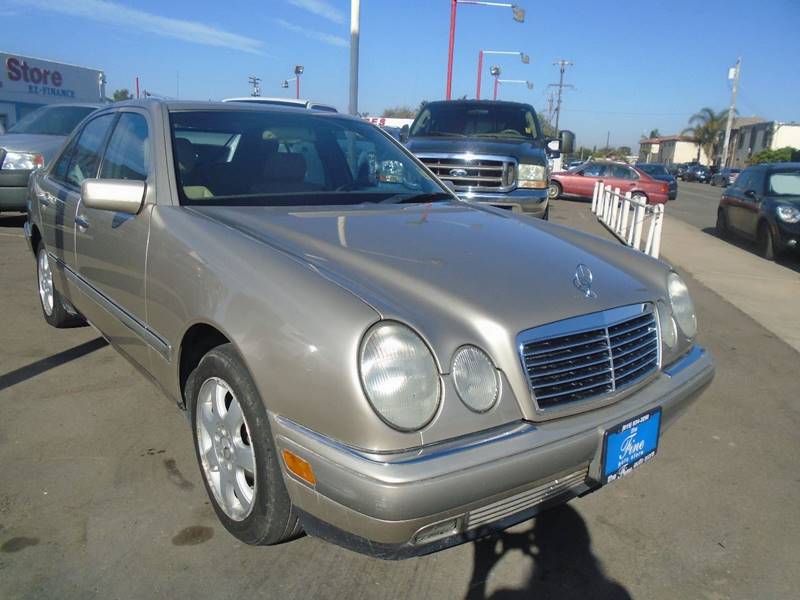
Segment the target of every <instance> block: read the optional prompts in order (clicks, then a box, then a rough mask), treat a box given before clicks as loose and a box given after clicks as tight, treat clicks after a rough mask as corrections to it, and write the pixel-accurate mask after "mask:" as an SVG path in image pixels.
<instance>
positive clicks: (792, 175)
mask: <svg viewBox="0 0 800 600" xmlns="http://www.w3.org/2000/svg"><path fill="white" fill-rule="evenodd" d="M769 194H770V196H800V170H798V171H777V172H774V173H772V174H770V176H769Z"/></svg>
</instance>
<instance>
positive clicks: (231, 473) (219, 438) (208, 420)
mask: <svg viewBox="0 0 800 600" xmlns="http://www.w3.org/2000/svg"><path fill="white" fill-rule="evenodd" d="M195 427H196V428H197V445H198V451H199V454H200V459H201V464H202V469H203V476H204V477H205V478H206V481H207V482H208V485H209V487H210V488H211V490H212V492H213V494H214V499H215V500H216V502H217V505H218V506H219V507H220V508H221V509H222V510H223V511H224V512H225V514H226V515H227V516H228V517H230V518H231V519H233V520H234V521H242V520H244V519H245V518H247V516H248V515H249V514H250V512H251V511H252V509H253V501H254V499H255V495H256V459H255V453H254V451H253V446H252V444H251V438H250V427H249V426H248V424H247V419H246V418H245V416H244V413H243V412H242V407H241V405H240V404H239V401H238V400H237V399H236V396H235V395H234V393H233V391H232V390H231V387H230V386H229V385H228V384H227V383H226V382H225V381H224V380H222V379H220V378H218V377H210V378H209V379H207V380H206V381H205V382H203V385H202V386H200V392H199V394H198V398H197V410H196V411H195Z"/></svg>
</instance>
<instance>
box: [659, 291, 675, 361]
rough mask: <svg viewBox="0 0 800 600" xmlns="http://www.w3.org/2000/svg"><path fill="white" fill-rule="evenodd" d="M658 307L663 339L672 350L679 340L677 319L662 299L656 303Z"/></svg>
mask: <svg viewBox="0 0 800 600" xmlns="http://www.w3.org/2000/svg"><path fill="white" fill-rule="evenodd" d="M656 307H657V309H658V325H659V327H660V328H661V341H662V342H664V345H665V346H666V347H667V348H669V349H670V350H672V348H674V347H675V343H676V342H677V341H678V332H677V331H676V330H675V319H673V318H672V315H671V314H669V309H668V308H667V306H666V305H665V304H664V303H663V302H662V301H661V300H659V301H658V304H657V305H656Z"/></svg>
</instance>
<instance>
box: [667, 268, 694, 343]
mask: <svg viewBox="0 0 800 600" xmlns="http://www.w3.org/2000/svg"><path fill="white" fill-rule="evenodd" d="M667 291H668V292H669V302H670V304H671V305H672V316H673V317H674V318H675V321H677V323H678V327H680V328H681V331H682V332H683V335H685V336H686V337H687V338H690V339H691V338H693V337H694V336H695V334H696V333H697V316H696V315H695V313H694V304H693V303H692V298H691V296H689V288H687V287H686V284H685V283H684V282H683V279H681V278H680V276H679V275H678V274H677V273H670V274H669V277H667Z"/></svg>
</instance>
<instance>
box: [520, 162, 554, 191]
mask: <svg viewBox="0 0 800 600" xmlns="http://www.w3.org/2000/svg"><path fill="white" fill-rule="evenodd" d="M517 187H521V188H535V189H541V190H544V189H547V167H545V166H544V165H527V164H521V165H519V167H518V171H517Z"/></svg>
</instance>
